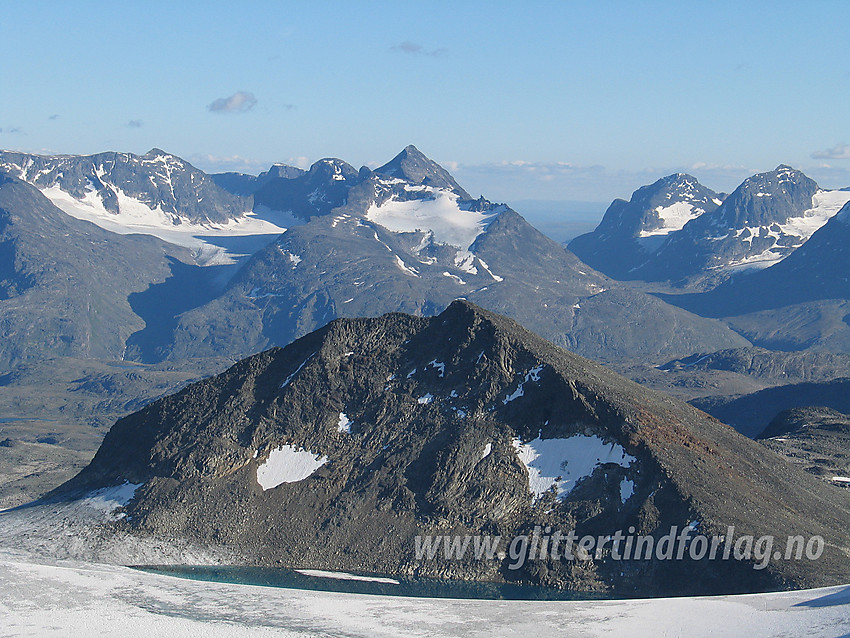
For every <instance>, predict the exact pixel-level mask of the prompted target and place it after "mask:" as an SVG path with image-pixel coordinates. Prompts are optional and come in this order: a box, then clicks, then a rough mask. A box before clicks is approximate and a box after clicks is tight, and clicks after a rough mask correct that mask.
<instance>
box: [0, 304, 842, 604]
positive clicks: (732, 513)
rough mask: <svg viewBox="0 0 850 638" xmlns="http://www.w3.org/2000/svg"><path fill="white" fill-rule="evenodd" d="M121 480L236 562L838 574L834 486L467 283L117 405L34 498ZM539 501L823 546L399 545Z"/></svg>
mask: <svg viewBox="0 0 850 638" xmlns="http://www.w3.org/2000/svg"><path fill="white" fill-rule="evenodd" d="M185 442H191V445H187V444H185ZM125 483H131V484H133V486H138V490H137V491H135V492H134V493H133V496H132V500H129V501H128V502H127V504H126V508H125V510H124V511H123V512H122V513H124V514H126V516H124V517H122V518H120V519H116V520H118V521H119V522H118V523H117V526H120V529H121V530H122V531H124V532H126V533H127V534H128V535H139V536H153V537H158V536H160V535H163V536H165V535H167V537H168V538H172V539H177V541H178V542H180V543H184V544H185V545H188V546H195V547H198V548H200V549H203V550H204V551H207V548H209V551H215V548H216V547H222V546H223V547H227V548H228V552H230V554H229V560H232V561H236V563H237V564H238V563H245V564H249V565H250V564H253V565H259V566H277V567H281V566H282V567H294V568H298V567H312V566H315V567H316V568H321V569H331V570H342V571H349V570H352V569H359V570H363V571H367V572H375V573H382V574H388V575H397V574H398V575H401V574H410V573H417V574H419V575H422V576H432V577H434V576H439V577H441V578H447V577H448V578H465V579H474V580H485V581H486V580H489V581H494V580H495V581H498V580H501V579H504V578H507V579H509V580H513V579H516V580H520V579H521V580H523V581H525V582H528V583H533V584H543V583H546V584H549V585H556V586H560V587H572V588H576V589H588V590H595V591H603V590H609V591H613V592H618V591H623V592H626V591H632V592H633V591H636V590H639V591H641V592H643V593H645V594H647V595H649V594H652V595H659V594H660V595H669V594H670V593H672V592H676V593H692V594H696V593H700V594H708V593H725V592H728V591H730V590H733V591H734V590H738V591H740V590H748V591H762V590H766V589H775V588H776V587H778V586H785V587H793V586H823V585H833V584H838V583H844V582H847V578H848V572H850V567H848V564H847V560H846V554H845V552H846V551H847V547H848V546H850V535H848V532H847V518H848V516H847V513H846V512H847V511H848V510H847V507H846V504H847V503H848V502H850V499H848V498H847V497H846V496H844V495H843V494H840V493H838V492H839V491H838V490H835V488H834V487H832V486H831V485H826V484H824V482H822V481H820V480H819V479H817V478H815V477H813V476H809V475H806V474H805V473H804V472H802V471H801V470H799V469H797V468H794V467H793V466H792V465H790V464H788V463H784V462H783V461H782V460H781V459H780V458H779V457H777V456H776V455H774V454H773V453H771V452H769V451H768V450H766V449H764V448H763V447H762V446H761V444H759V443H756V442H755V441H752V440H750V439H746V438H745V437H743V436H742V435H740V434H737V433H736V432H734V431H733V430H732V429H731V428H729V427H727V426H725V425H723V424H722V423H720V422H719V421H716V420H714V419H712V418H710V417H708V416H707V415H705V414H704V413H702V412H700V411H698V410H696V409H695V408H693V407H692V406H690V405H688V404H686V403H683V402H680V401H677V400H675V399H673V398H672V397H668V396H664V395H661V394H658V393H655V392H652V391H650V390H648V389H647V388H644V387H642V386H639V385H637V384H635V383H632V382H630V381H628V380H626V379H625V378H623V377H620V376H619V375H617V374H615V373H613V372H611V371H609V370H607V369H605V368H603V367H602V366H600V365H598V364H596V363H594V362H592V361H589V360H587V359H583V358H581V357H579V356H577V355H574V354H572V353H570V352H567V351H566V350H562V349H560V348H558V347H556V346H555V345H553V344H551V343H550V342H548V341H545V340H544V339H542V338H541V337H539V336H537V335H535V334H533V333H531V332H529V331H528V330H526V329H524V328H523V327H522V326H520V325H519V324H517V323H516V322H514V321H512V320H510V319H508V318H506V317H503V316H500V315H497V314H495V313H492V312H488V311H486V310H483V309H481V308H478V307H477V306H474V305H472V304H471V303H469V302H466V301H455V302H454V303H452V304H451V305H450V306H449V307H448V309H446V310H445V311H444V312H443V313H442V314H440V315H439V316H436V317H431V318H424V317H417V316H412V315H407V314H402V313H391V314H387V315H383V316H381V317H377V318H373V319H337V320H336V321H333V322H331V323H329V324H327V325H326V326H325V327H323V328H321V329H319V330H317V331H315V332H313V333H310V334H308V335H306V336H304V337H303V338H301V339H299V340H296V341H294V342H293V343H291V344H289V345H288V346H287V347H286V348H283V349H280V348H274V349H271V350H267V351H265V352H263V353H260V354H257V355H254V356H252V357H250V358H248V359H245V360H243V361H241V362H239V363H237V364H236V365H234V366H233V367H231V368H230V369H229V370H227V371H226V372H224V373H222V374H220V375H217V376H215V377H212V378H209V379H205V380H203V381H200V382H198V383H195V384H193V385H189V386H187V387H186V388H184V389H183V390H181V391H180V392H179V393H178V394H176V395H172V396H170V397H166V398H163V399H160V400H158V401H156V402H154V403H152V404H150V405H148V406H147V407H145V408H143V409H142V410H141V411H139V412H136V413H135V414H132V415H130V416H127V417H125V418H122V419H121V420H119V421H118V422H117V423H116V424H115V425H114V426H113V427H112V429H111V430H110V432H109V434H107V436H106V438H105V439H104V441H103V445H102V446H101V448H100V450H99V451H98V452H97V454H96V455H95V457H94V459H93V460H92V462H91V464H90V465H89V466H88V467H87V468H86V469H85V470H83V471H82V472H81V473H80V474H79V475H78V476H77V477H76V478H74V479H72V481H70V482H69V483H67V484H66V485H65V486H64V487H61V488H59V489H58V490H56V491H55V492H54V494H53V495H52V497H53V498H55V499H63V498H64V499H80V498H83V499H84V498H86V497H87V495H88V494H90V493H91V491H92V490H100V489H103V488H108V487H111V486H115V485H121V484H125ZM764 503H781V505H782V507H765V506H764ZM647 512H651V516H647ZM541 521H545V522H546V524H547V525H551V526H552V528H553V529H564V530H570V529H572V530H575V531H576V534H577V535H578V536H584V535H586V534H587V535H591V536H593V537H598V536H599V535H600V534H604V533H607V532H606V530H612V529H613V530H626V529H629V528H630V527H631V528H632V529H633V531H636V532H637V533H638V534H640V535H644V536H652V537H655V538H660V537H661V535H662V534H665V533H667V532H668V531H669V530H671V529H673V528H675V529H677V530H678V529H688V528H689V527H690V528H691V529H692V530H696V529H698V530H699V533H700V534H704V535H706V536H716V535H718V534H721V533H726V532H727V530H728V529H730V527H732V526H734V531H735V533H736V534H737V536H738V537H740V536H742V535H752V536H762V535H764V534H772V535H775V536H777V537H783V538H784V537H787V536H789V535H791V534H804V535H805V536H812V535H815V534H817V535H819V536H821V537H822V538H824V539H826V547H825V549H824V552H823V556H822V557H821V559H820V560H819V561H818V562H817V563H815V562H813V561H808V560H807V561H797V562H794V561H787V560H786V561H774V562H773V563H771V564H770V565H763V567H764V569H763V570H761V569H758V568H757V569H753V565H754V563H753V561H752V560H750V559H749V558H744V559H742V560H737V557H736V560H701V559H696V558H693V553H691V554H690V557H687V556H683V559H682V560H673V561H670V560H666V561H665V560H663V559H662V558H660V557H659V556H658V555H656V556H655V557H654V558H653V557H652V556H649V557H647V558H644V559H640V560H638V559H637V556H635V558H636V560H635V561H633V562H632V561H630V562H629V563H627V564H628V568H627V569H624V562H622V561H620V560H618V559H617V558H616V557H615V556H613V555H611V556H610V557H609V555H607V554H606V555H604V556H603V555H601V554H600V558H598V559H595V561H594V563H593V567H594V569H593V570H588V569H587V568H586V566H585V565H584V562H583V561H570V560H561V558H560V557H557V556H555V557H552V558H551V559H550V558H548V557H546V556H541V557H540V559H541V560H540V561H539V562H538V561H536V560H535V562H534V564H533V565H532V566H531V567H529V568H526V569H524V570H523V571H517V572H516V574H515V575H513V574H512V572H513V571H514V569H515V568H510V565H509V563H508V562H506V561H507V559H500V561H496V560H493V561H477V562H476V563H474V564H473V563H464V564H462V566H461V567H460V568H459V567H458V563H456V562H452V561H451V560H450V559H449V560H443V559H441V558H436V559H435V560H433V561H431V560H428V561H423V560H421V557H418V556H417V555H416V549H415V548H416V547H417V545H416V540H415V539H416V538H417V536H421V535H424V534H431V533H433V532H434V530H452V533H453V534H457V535H459V536H461V537H462V536H464V535H470V536H474V535H479V534H493V535H498V536H500V537H501V538H516V537H518V536H519V535H520V534H526V533H529V531H528V530H531V529H534V527H535V525H537V524H539V523H540V522H541ZM694 525H695V526H694ZM329 529H332V530H333V531H334V532H335V533H329V532H328V530H329ZM0 533H2V532H0ZM105 533H113V532H112V531H111V530H109V531H108V532H105ZM674 534H675V532H674ZM374 538H380V539H381V543H375V542H374ZM694 542H696V541H694ZM703 556H705V554H703ZM627 558H628V557H627ZM541 566H543V567H544V568H541ZM588 572H589V573H588Z"/></svg>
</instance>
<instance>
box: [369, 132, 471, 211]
mask: <svg viewBox="0 0 850 638" xmlns="http://www.w3.org/2000/svg"><path fill="white" fill-rule="evenodd" d="M375 173H378V174H380V175H386V176H388V177H396V178H399V179H404V180H407V181H409V182H412V183H413V184H417V185H418V184H422V185H424V186H433V187H435V188H443V189H446V190H450V191H453V192H455V193H457V194H458V195H459V196H460V198H461V199H472V196H471V195H470V194H469V193H467V192H466V191H465V190H464V189H463V188H461V187H460V185H459V184H458V183H457V182H456V181H455V179H454V178H453V177H452V176H451V174H449V172H448V171H447V170H446V169H445V168H443V167H442V166H440V165H439V164H437V163H436V162H435V161H433V160H431V159H429V158H428V157H426V156H425V155H424V154H423V153H422V152H421V151H420V150H419V149H418V148H416V147H415V146H413V145H409V146H407V147H405V148H404V150H403V151H401V153H399V154H398V155H396V156H395V157H394V158H393V159H392V160H390V161H389V162H387V163H386V164H384V165H383V166H381V167H380V168H377V169H375Z"/></svg>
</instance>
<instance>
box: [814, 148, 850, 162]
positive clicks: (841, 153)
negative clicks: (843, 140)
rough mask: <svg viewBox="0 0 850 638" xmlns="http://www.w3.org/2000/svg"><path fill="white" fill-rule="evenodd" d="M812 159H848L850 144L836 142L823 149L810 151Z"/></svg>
mask: <svg viewBox="0 0 850 638" xmlns="http://www.w3.org/2000/svg"><path fill="white" fill-rule="evenodd" d="M812 157H813V158H814V159H850V144H836V145H835V146H833V147H832V148H828V149H826V150H825V151H815V152H814V153H812Z"/></svg>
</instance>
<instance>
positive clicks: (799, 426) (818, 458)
mask: <svg viewBox="0 0 850 638" xmlns="http://www.w3.org/2000/svg"><path fill="white" fill-rule="evenodd" d="M759 441H760V442H761V443H762V444H763V445H765V446H767V447H768V448H770V449H771V450H773V451H774V452H776V453H778V454H782V455H784V456H786V457H787V458H788V459H789V460H791V461H792V462H793V463H796V464H797V465H799V466H800V467H802V468H803V469H805V470H806V471H807V472H809V473H811V474H814V475H815V476H818V477H820V478H822V479H824V480H825V481H827V482H829V483H835V481H833V478H834V477H836V476H838V477H844V478H847V477H850V416H848V415H847V414H844V413H842V412H838V411H837V410H832V409H830V408H824V407H807V408H794V409H791V410H785V411H783V412H780V413H779V414H777V415H776V418H774V419H773V421H771V422H770V423H769V424H768V426H767V427H766V428H765V429H764V431H763V432H762V433H761V434H760V435H759Z"/></svg>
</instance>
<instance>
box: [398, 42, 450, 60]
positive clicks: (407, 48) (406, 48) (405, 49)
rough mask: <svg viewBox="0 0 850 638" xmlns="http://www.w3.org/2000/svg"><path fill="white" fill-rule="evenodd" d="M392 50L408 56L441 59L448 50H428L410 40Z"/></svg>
mask: <svg viewBox="0 0 850 638" xmlns="http://www.w3.org/2000/svg"><path fill="white" fill-rule="evenodd" d="M390 50H392V51H395V52H396V53H406V54H407V55H427V56H430V57H432V58H436V57H439V56H441V55H443V54H444V53H446V52H447V51H448V49H445V48H441V49H426V48H425V47H423V46H422V45H421V44H419V43H417V42H411V41H409V40H405V41H404V42H400V43H399V44H396V45H394V46H392V47H390Z"/></svg>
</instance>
